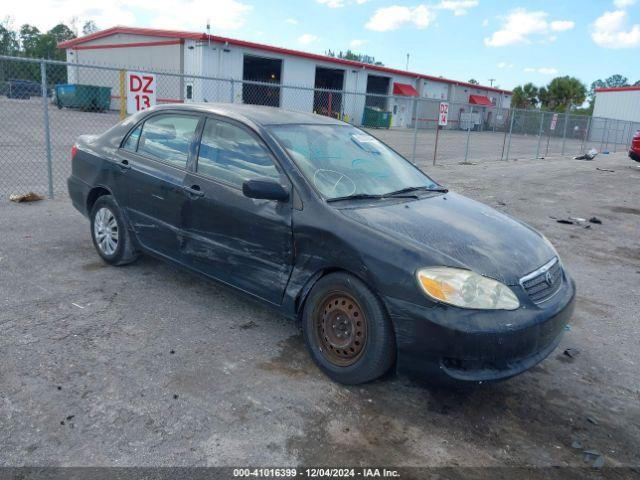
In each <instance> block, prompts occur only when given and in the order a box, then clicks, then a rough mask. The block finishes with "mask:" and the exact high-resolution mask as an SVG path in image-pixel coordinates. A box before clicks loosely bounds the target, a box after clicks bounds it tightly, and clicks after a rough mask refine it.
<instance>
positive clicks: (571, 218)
mask: <svg viewBox="0 0 640 480" xmlns="http://www.w3.org/2000/svg"><path fill="white" fill-rule="evenodd" d="M569 220H573V221H574V222H576V223H584V222H586V221H587V219H586V218H582V217H569Z"/></svg>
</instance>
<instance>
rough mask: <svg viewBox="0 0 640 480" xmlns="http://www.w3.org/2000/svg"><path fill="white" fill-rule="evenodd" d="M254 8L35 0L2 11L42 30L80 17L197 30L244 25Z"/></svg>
mask: <svg viewBox="0 0 640 480" xmlns="http://www.w3.org/2000/svg"><path fill="white" fill-rule="evenodd" d="M252 10H253V7H252V6H251V5H248V4H246V3H244V2H243V1H242V0H215V1H207V0H156V1H154V2H152V3H150V2H147V1H144V0H112V1H110V2H105V1H104V0H53V1H52V0H32V1H29V2H11V3H10V4H4V5H3V12H2V13H3V15H8V16H10V17H12V18H13V23H14V25H17V26H19V25H22V24H24V23H29V24H31V25H35V26H37V27H38V28H39V29H40V30H49V29H50V28H51V27H53V26H55V25H56V24H57V23H60V22H65V23H67V24H69V23H70V20H71V17H72V16H76V17H78V23H77V25H78V27H79V28H80V29H81V28H82V24H83V23H84V22H85V21H87V20H93V21H94V22H96V24H97V25H98V27H100V28H102V29H104V28H109V27H113V26H115V25H128V26H140V27H156V28H175V29H185V30H196V31H204V29H205V27H206V19H207V18H210V19H211V28H212V30H213V31H214V32H215V31H219V30H236V29H238V28H240V27H242V26H243V25H244V22H245V20H246V17H247V15H248V14H250V13H251V11H252ZM165 12H170V13H165ZM193 12H198V15H194V14H193Z"/></svg>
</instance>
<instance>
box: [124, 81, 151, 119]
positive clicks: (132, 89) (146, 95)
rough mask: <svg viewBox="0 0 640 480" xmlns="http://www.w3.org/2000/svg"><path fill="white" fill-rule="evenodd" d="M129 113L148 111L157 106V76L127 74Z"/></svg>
mask: <svg viewBox="0 0 640 480" xmlns="http://www.w3.org/2000/svg"><path fill="white" fill-rule="evenodd" d="M126 82H127V113H129V114H131V113H136V112H139V111H140V110H146V109H147V108H151V107H153V106H154V105H155V104H156V89H157V83H156V76H155V74H153V73H143V72H127V78H126Z"/></svg>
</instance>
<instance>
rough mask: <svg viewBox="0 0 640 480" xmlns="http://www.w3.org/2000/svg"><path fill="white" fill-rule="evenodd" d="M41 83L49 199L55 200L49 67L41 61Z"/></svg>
mask: <svg viewBox="0 0 640 480" xmlns="http://www.w3.org/2000/svg"><path fill="white" fill-rule="evenodd" d="M40 83H41V86H42V114H43V116H44V144H45V149H46V152H47V179H48V184H49V198H53V165H52V164H51V133H50V131H49V92H48V89H47V66H46V64H45V63H44V59H43V60H40Z"/></svg>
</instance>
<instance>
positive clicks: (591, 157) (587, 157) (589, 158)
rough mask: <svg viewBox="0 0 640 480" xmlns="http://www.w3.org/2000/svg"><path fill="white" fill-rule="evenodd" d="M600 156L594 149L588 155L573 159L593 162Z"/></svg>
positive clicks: (584, 154)
mask: <svg viewBox="0 0 640 480" xmlns="http://www.w3.org/2000/svg"><path fill="white" fill-rule="evenodd" d="M596 155H598V151H597V150H596V149H595V148H592V149H591V150H589V151H588V152H586V153H583V154H582V155H578V156H577V157H573V159H574V160H593V159H594V158H596Z"/></svg>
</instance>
